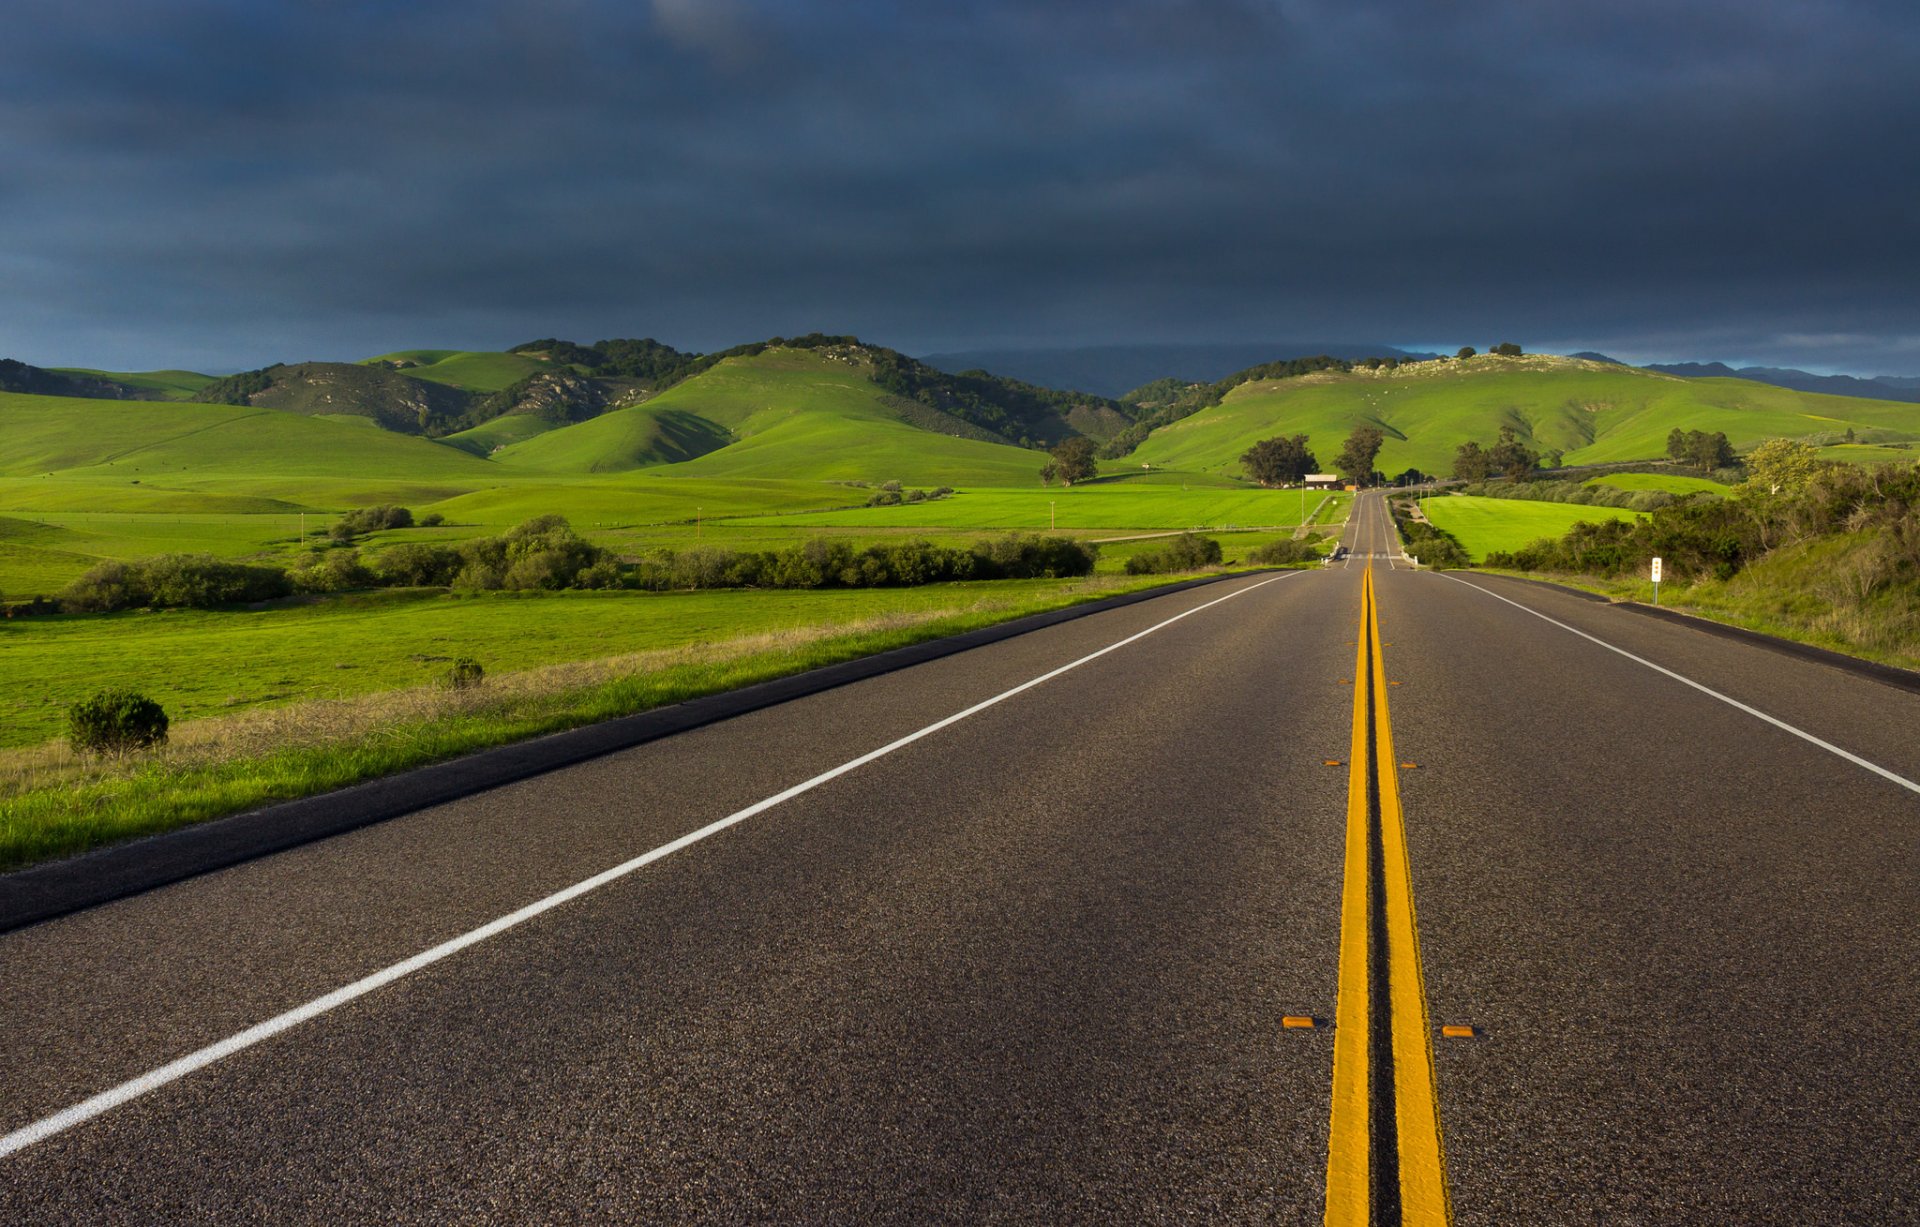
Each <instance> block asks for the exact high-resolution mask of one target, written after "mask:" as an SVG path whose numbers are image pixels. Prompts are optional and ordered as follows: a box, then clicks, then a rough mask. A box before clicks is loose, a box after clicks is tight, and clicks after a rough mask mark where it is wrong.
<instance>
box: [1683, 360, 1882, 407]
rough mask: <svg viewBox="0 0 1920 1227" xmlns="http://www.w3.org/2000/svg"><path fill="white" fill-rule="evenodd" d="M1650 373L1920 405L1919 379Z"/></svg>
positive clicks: (1691, 365) (1723, 371) (1689, 370)
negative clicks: (1732, 380)
mask: <svg viewBox="0 0 1920 1227" xmlns="http://www.w3.org/2000/svg"><path fill="white" fill-rule="evenodd" d="M1645 369H1647V370H1649V371H1659V372H1661V373H1663V374H1667V375H1680V376H1682V377H1684V378H1687V379H1751V380H1752V381H1753V382H1755V383H1767V384H1772V385H1773V386H1774V387H1776V388H1792V389H1793V390H1794V391H1796V392H1823V393H1825V394H1826V395H1828V396H1863V397H1866V398H1868V399H1870V400H1900V401H1908V402H1912V403H1916V404H1920V376H1902V375H1876V376H1874V377H1872V378H1870V379H1862V378H1860V377H1859V376H1857V375H1815V374H1814V373H1812V372H1811V371H1802V370H1796V369H1795V368H1793V367H1781V366H1742V367H1732V366H1728V365H1727V364H1726V363H1724V362H1649V363H1648V364H1647V365H1646V368H1645Z"/></svg>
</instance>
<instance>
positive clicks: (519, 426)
mask: <svg viewBox="0 0 1920 1227" xmlns="http://www.w3.org/2000/svg"><path fill="white" fill-rule="evenodd" d="M554 425H555V423H553V422H549V421H547V420H546V419H545V418H542V417H538V416H535V415H534V414H531V413H504V414H501V415H500V416H499V417H497V418H492V419H489V420H488V421H485V422H482V423H480V424H479V425H478V426H475V427H473V428H472V429H470V430H461V431H456V432H454V433H453V434H450V435H442V436H441V438H440V442H442V443H444V444H446V445H447V446H448V447H457V448H459V449H460V450H461V451H463V452H469V453H471V454H472V455H475V456H490V455H492V454H493V452H494V450H495V449H496V448H502V447H506V446H507V445H508V444H510V443H523V442H525V441H526V440H528V439H531V438H533V436H535V435H538V434H545V433H546V432H547V431H549V430H552V429H553V428H554Z"/></svg>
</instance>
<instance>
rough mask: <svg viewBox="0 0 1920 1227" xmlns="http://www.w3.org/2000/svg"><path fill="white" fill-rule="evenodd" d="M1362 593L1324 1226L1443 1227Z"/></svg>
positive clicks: (1379, 672) (1429, 1074)
mask: <svg viewBox="0 0 1920 1227" xmlns="http://www.w3.org/2000/svg"><path fill="white" fill-rule="evenodd" d="M1360 591H1361V597H1360V634H1359V636H1358V643H1357V645H1356V646H1357V649H1358V650H1357V656H1356V660H1355V664H1354V673H1353V754H1352V756H1351V757H1350V758H1349V759H1348V760H1347V762H1348V771H1347V841H1346V870H1345V885H1344V888H1343V896H1342V899H1341V904H1340V998H1339V1004H1338V1007H1337V1009H1336V1012H1335V1015H1334V1049H1333V1122H1332V1130H1331V1135H1330V1139H1329V1143H1328V1148H1327V1217H1326V1221H1327V1223H1328V1224H1329V1227H1368V1225H1370V1224H1375V1223H1399V1224H1403V1225H1405V1227H1439V1225H1443V1224H1446V1223H1449V1222H1451V1221H1452V1207H1451V1205H1450V1204H1449V1202H1448V1197H1447V1176H1446V1162H1445V1157H1444V1155H1443V1153H1442V1149H1441V1145H1440V1109H1439V1103H1438V1101H1437V1100H1436V1098H1435V1095H1434V1077H1433V1034H1432V1031H1431V1030H1430V1028H1429V1025H1428V1021H1427V990H1426V982H1425V980H1424V978H1423V977H1422V974H1421V971H1420V938H1419V933H1418V930H1417V928H1416V925H1415V916H1414V910H1413V878H1412V873H1411V871H1410V867H1409V865H1408V861H1407V828H1406V821H1405V819H1404V818H1403V816H1402V815H1401V812H1400V778H1399V762H1398V760H1396V759H1395V758H1394V755H1393V728H1392V726H1391V724H1390V723H1389V721H1388V718H1387V674H1386V664H1385V661H1384V659H1383V657H1382V655H1381V650H1380V648H1381V644H1380V619H1379V612H1378V607H1377V604H1376V602H1375V597H1374V584H1373V568H1372V566H1371V565H1369V566H1368V567H1367V569H1366V571H1365V572H1364V573H1363V574H1362V578H1361V585H1360Z"/></svg>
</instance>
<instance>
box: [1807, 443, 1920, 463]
mask: <svg viewBox="0 0 1920 1227" xmlns="http://www.w3.org/2000/svg"><path fill="white" fill-rule="evenodd" d="M1819 455H1820V459H1822V460H1838V461H1840V462H1841V463H1842V464H1920V448H1913V447H1888V446H1886V445H1884V444H1877V443H1835V444H1833V445H1832V446H1830V447H1823V448H1820V449H1819Z"/></svg>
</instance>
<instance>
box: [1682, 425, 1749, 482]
mask: <svg viewBox="0 0 1920 1227" xmlns="http://www.w3.org/2000/svg"><path fill="white" fill-rule="evenodd" d="M1667 456H1668V458H1669V459H1672V460H1677V461H1679V462H1680V463H1681V464H1684V465H1686V466H1687V467H1688V468H1690V469H1694V470H1696V471H1698V472H1699V473H1700V474H1702V475H1703V476H1708V477H1711V476H1712V475H1713V474H1714V473H1715V472H1716V471H1718V470H1720V469H1730V468H1732V467H1733V466H1734V463H1735V461H1734V454H1733V444H1731V443H1729V442H1727V435H1726V432H1725V431H1720V430H1716V431H1714V432H1713V433H1712V434H1708V433H1707V432H1706V431H1704V430H1681V429H1680V428H1679V427H1678V426H1675V427H1674V428H1673V429H1672V430H1670V431H1668V432H1667Z"/></svg>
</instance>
